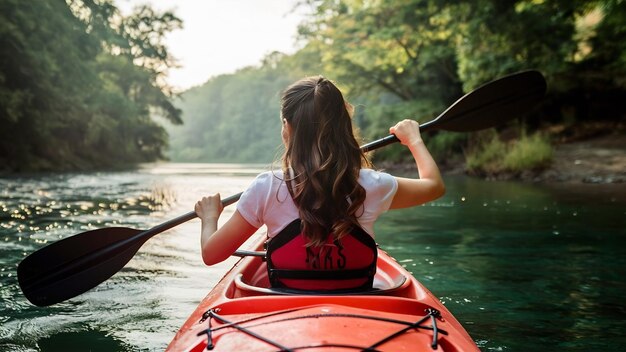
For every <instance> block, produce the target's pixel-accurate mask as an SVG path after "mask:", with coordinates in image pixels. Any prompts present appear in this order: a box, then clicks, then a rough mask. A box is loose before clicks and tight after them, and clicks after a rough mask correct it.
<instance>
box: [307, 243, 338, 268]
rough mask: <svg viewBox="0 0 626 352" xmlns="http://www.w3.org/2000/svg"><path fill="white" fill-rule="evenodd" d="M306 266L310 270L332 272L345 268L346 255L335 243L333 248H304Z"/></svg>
mask: <svg viewBox="0 0 626 352" xmlns="http://www.w3.org/2000/svg"><path fill="white" fill-rule="evenodd" d="M306 264H307V267H308V268H310V269H321V270H333V269H335V266H336V268H337V269H343V268H345V267H346V255H345V254H344V253H343V246H342V245H341V244H340V243H339V242H335V245H334V246H322V247H318V248H315V249H313V248H311V247H307V248H306Z"/></svg>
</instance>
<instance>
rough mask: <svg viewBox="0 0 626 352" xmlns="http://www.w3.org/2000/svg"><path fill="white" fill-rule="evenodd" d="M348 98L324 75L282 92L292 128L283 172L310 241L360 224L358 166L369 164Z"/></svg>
mask: <svg viewBox="0 0 626 352" xmlns="http://www.w3.org/2000/svg"><path fill="white" fill-rule="evenodd" d="M348 106H349V105H348V103H347V102H346V101H345V100H344V98H343V95H342V94H341V92H340V91H339V89H338V88H337V87H336V86H335V85H334V84H333V83H332V82H331V81H329V80H327V79H325V78H324V77H321V76H319V77H308V78H305V79H302V80H300V81H298V82H295V83H294V84H292V85H291V86H289V87H288V88H287V89H286V90H285V92H284V93H283V96H282V99H281V117H282V118H283V119H285V120H286V121H287V122H288V123H289V126H290V128H291V134H290V137H289V140H288V142H287V146H286V149H285V153H284V155H283V158H282V161H283V166H282V167H283V175H284V177H285V181H286V185H287V188H288V189H289V193H290V194H291V197H292V198H293V201H294V203H295V204H296V206H297V207H298V211H299V215H300V220H301V223H302V231H303V233H304V235H305V236H306V237H307V238H308V239H309V243H310V245H313V246H315V245H321V244H323V243H324V242H325V241H326V239H327V236H328V235H329V233H332V234H333V235H334V236H335V237H336V238H340V237H342V236H344V235H345V234H346V233H348V232H349V230H350V228H351V227H352V226H353V225H358V223H357V217H358V215H359V214H357V213H358V211H359V210H360V209H361V206H362V205H363V202H364V201H365V189H364V188H363V187H362V186H361V185H360V184H359V183H358V178H359V170H360V169H361V167H362V166H363V165H369V163H368V161H367V159H366V158H365V156H364V154H363V152H361V149H360V148H359V144H358V142H357V141H356V138H355V137H354V132H353V129H352V119H351V117H350V113H349V112H348Z"/></svg>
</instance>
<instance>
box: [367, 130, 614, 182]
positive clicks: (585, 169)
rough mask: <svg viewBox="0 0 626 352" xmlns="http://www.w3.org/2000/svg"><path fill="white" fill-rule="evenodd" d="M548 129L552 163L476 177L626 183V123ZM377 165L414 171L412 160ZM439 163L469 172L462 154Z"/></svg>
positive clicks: (447, 171) (449, 171)
mask: <svg viewBox="0 0 626 352" xmlns="http://www.w3.org/2000/svg"><path fill="white" fill-rule="evenodd" d="M545 132H546V133H549V134H550V136H551V140H552V141H553V157H552V162H551V163H550V165H549V166H547V167H545V168H543V169H539V170H525V171H523V172H521V173H500V174H496V175H489V176H477V177H480V178H485V179H487V180H519V181H522V182H530V183H564V184H607V185H611V184H623V183H626V123H610V124H608V123H587V124H578V125H576V126H575V127H564V126H559V125H557V126H552V127H550V129H549V130H547V131H545ZM383 164H384V163H383ZM377 166H382V167H383V168H385V169H389V170H393V171H394V172H399V173H411V172H413V170H414V166H413V165H412V164H409V163H404V164H402V165H398V164H395V165H379V164H378V163H377ZM439 167H440V169H441V172H442V173H443V174H444V175H462V174H467V168H466V165H465V162H464V160H462V157H459V158H456V159H454V160H448V162H447V163H439Z"/></svg>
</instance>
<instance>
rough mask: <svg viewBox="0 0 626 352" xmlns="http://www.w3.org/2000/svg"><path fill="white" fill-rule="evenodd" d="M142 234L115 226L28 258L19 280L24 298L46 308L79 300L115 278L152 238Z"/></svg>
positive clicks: (60, 242)
mask: <svg viewBox="0 0 626 352" xmlns="http://www.w3.org/2000/svg"><path fill="white" fill-rule="evenodd" d="M141 232H142V231H141V230H135V229H130V228H125V227H112V228H108V229H98V230H92V231H87V232H83V233H81V234H79V235H76V236H72V237H68V238H64V239H62V240H60V241H57V242H55V243H52V244H50V245H48V246H46V247H44V248H41V249H39V250H38V251H36V252H34V253H32V254H31V255H29V256H28V257H26V258H24V260H22V261H21V262H20V264H19V266H18V267H17V278H18V281H19V285H20V288H21V289H22V292H23V293H24V296H26V298H27V299H28V300H29V301H30V302H31V303H33V304H34V305H37V306H40V307H43V306H49V305H52V304H55V303H59V302H62V301H64V300H66V299H69V298H72V297H75V296H77V295H79V294H81V293H84V292H86V291H88V290H89V289H91V288H93V287H95V286H97V285H98V284H100V283H101V282H103V281H105V280H106V279H108V278H110V277H111V276H113V275H114V274H115V273H117V272H118V271H119V270H120V269H122V268H123V267H124V265H126V263H128V261H130V259H131V258H132V257H133V256H134V255H135V253H136V252H137V250H139V248H140V247H141V246H142V245H143V243H144V242H145V241H146V240H147V239H148V238H149V237H146V236H140V235H139V236H138V234H140V233H141Z"/></svg>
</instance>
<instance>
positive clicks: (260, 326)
mask: <svg viewBox="0 0 626 352" xmlns="http://www.w3.org/2000/svg"><path fill="white" fill-rule="evenodd" d="M263 242H264V238H263V237H262V236H261V237H260V238H259V242H258V244H257V246H256V249H257V251H258V250H261V249H262V248H263ZM245 254H251V253H250V252H247V253H245ZM329 349H332V350H334V351H339V350H345V351H348V350H350V351H354V350H366V351H421V350H423V351H478V347H477V346H476V344H475V343H474V341H473V340H472V339H471V338H470V336H469V334H468V333H467V332H466V331H465V329H464V328H463V327H462V326H461V324H460V323H459V322H458V321H457V320H456V319H455V318H454V316H453V315H452V314H451V313H450V312H449V311H448V309H446V308H445V307H444V306H443V304H442V303H441V302H440V301H439V300H438V299H437V298H436V297H435V296H433V295H432V293H430V291H428V290H427V289H426V288H425V287H424V286H423V285H422V284H421V283H419V281H417V280H416V279H415V278H414V277H413V276H412V275H411V274H410V273H409V272H407V271H406V270H405V269H404V268H402V267H401V266H400V265H399V264H398V263H397V262H396V261H395V260H394V259H393V258H391V257H390V256H389V255H388V254H387V253H385V252H384V251H382V250H380V249H379V253H378V262H377V272H376V277H375V279H374V289H373V290H371V291H367V292H352V293H346V294H324V293H323V292H297V293H296V292H291V291H288V290H281V289H272V288H269V280H268V277H267V270H266V264H265V262H264V261H263V258H262V257H259V256H246V257H244V258H242V259H241V260H239V261H238V262H237V263H236V264H235V265H234V267H233V268H232V269H231V270H230V271H229V272H228V273H227V274H226V275H225V276H224V277H223V278H222V279H221V280H220V282H219V283H218V284H217V285H216V286H215V287H214V288H213V290H211V292H209V294H208V295H207V296H206V297H205V298H204V299H203V300H202V302H201V303H200V305H199V306H198V308H197V309H196V310H195V311H194V312H193V314H192V315H191V316H190V317H189V318H188V319H187V322H185V324H184V325H183V326H182V327H181V328H180V330H179V331H178V333H177V334H176V336H175V337H174V339H173V340H172V342H171V343H170V345H169V346H168V349H167V350H168V351H197V352H199V351H206V350H214V351H296V350H307V351H309V350H329Z"/></svg>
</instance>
